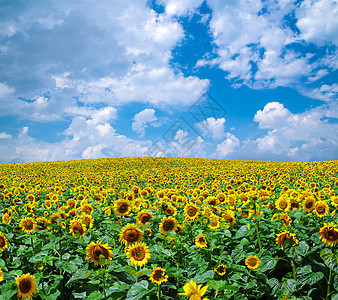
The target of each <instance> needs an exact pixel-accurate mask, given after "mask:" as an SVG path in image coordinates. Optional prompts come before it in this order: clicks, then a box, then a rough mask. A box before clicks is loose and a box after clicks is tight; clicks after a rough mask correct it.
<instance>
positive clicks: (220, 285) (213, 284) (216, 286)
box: [208, 280, 239, 292]
mask: <svg viewBox="0 0 338 300" xmlns="http://www.w3.org/2000/svg"><path fill="white" fill-rule="evenodd" d="M208 285H209V288H211V289H213V290H215V291H217V292H220V291H224V290H230V291H236V292H237V291H238V290H239V287H238V286H236V285H228V284H227V282H226V281H224V280H209V281H208Z"/></svg>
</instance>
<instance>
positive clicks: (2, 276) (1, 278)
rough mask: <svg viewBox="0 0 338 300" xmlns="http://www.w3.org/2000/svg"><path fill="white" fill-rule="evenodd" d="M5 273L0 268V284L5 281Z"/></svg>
mask: <svg viewBox="0 0 338 300" xmlns="http://www.w3.org/2000/svg"><path fill="white" fill-rule="evenodd" d="M4 278H5V277H4V273H2V270H1V268H0V282H1V281H3V280H4Z"/></svg>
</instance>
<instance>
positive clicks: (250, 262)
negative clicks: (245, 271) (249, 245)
mask: <svg viewBox="0 0 338 300" xmlns="http://www.w3.org/2000/svg"><path fill="white" fill-rule="evenodd" d="M249 265H250V266H252V267H254V266H255V265H256V260H255V259H250V260H249Z"/></svg>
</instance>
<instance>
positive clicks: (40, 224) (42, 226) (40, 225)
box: [36, 217, 49, 231]
mask: <svg viewBox="0 0 338 300" xmlns="http://www.w3.org/2000/svg"><path fill="white" fill-rule="evenodd" d="M47 223H48V220H47V219H46V218H45V217H40V218H37V219H36V230H37V231H40V230H49V227H48V226H47V225H46V224H47Z"/></svg>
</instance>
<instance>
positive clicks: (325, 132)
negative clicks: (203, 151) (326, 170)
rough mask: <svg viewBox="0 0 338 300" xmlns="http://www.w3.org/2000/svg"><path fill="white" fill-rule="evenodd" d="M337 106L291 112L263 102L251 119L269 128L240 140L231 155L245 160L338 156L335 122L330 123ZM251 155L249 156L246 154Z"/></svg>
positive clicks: (337, 129) (320, 158)
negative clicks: (257, 135)
mask: <svg viewBox="0 0 338 300" xmlns="http://www.w3.org/2000/svg"><path fill="white" fill-rule="evenodd" d="M333 110H335V111H336V112H337V106H335V107H331V106H330V105H329V104H325V105H322V106H319V107H316V108H313V109H310V110H308V111H305V112H304V113H297V114H294V113H292V112H291V111H289V110H288V109H287V108H285V107H284V105H283V104H281V103H279V102H270V103H268V104H266V106H265V107H264V109H263V110H259V111H257V113H256V115H255V116H254V121H256V122H257V123H258V127H259V128H262V129H266V130H268V132H267V133H266V134H264V135H263V136H261V137H258V138H256V139H254V140H246V141H243V146H242V147H241V149H239V151H238V152H237V153H236V155H235V156H234V157H237V158H242V159H248V157H249V156H250V155H251V157H255V158H257V159H285V160H296V161H308V160H326V159H328V158H330V159H337V158H338V156H337V153H338V142H337V141H338V134H337V132H338V125H337V124H336V123H334V122H330V117H332V115H331V112H332V111H333ZM249 154H250V155H249Z"/></svg>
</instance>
